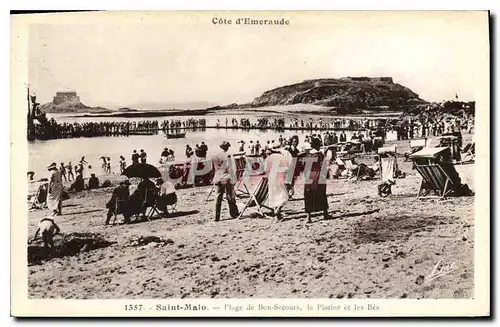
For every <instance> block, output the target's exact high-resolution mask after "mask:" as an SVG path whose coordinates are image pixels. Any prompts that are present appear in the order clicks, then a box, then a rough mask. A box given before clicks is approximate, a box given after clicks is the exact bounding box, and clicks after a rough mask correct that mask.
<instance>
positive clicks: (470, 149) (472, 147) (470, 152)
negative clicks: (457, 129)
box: [461, 142, 476, 164]
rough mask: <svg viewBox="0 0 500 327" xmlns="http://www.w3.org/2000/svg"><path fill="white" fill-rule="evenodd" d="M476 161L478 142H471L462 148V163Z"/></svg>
mask: <svg viewBox="0 0 500 327" xmlns="http://www.w3.org/2000/svg"><path fill="white" fill-rule="evenodd" d="M474 161H476V143H475V142H471V143H469V144H467V145H466V146H465V147H464V148H463V149H462V159H461V163H462V164H463V163H464V162H474Z"/></svg>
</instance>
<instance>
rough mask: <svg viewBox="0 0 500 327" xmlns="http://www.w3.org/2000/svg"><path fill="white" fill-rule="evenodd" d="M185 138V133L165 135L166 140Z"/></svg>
mask: <svg viewBox="0 0 500 327" xmlns="http://www.w3.org/2000/svg"><path fill="white" fill-rule="evenodd" d="M185 137H186V132H184V133H173V134H168V133H167V139H182V138H185Z"/></svg>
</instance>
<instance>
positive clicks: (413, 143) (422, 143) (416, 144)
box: [404, 138, 430, 162]
mask: <svg viewBox="0 0 500 327" xmlns="http://www.w3.org/2000/svg"><path fill="white" fill-rule="evenodd" d="M429 141H430V140H428V139H426V138H425V139H420V140H410V150H409V151H408V152H406V153H405V154H404V158H405V162H406V161H408V160H409V159H410V155H412V154H413V153H415V152H417V151H420V150H422V149H423V148H426V147H427V146H429V143H430V142H429Z"/></svg>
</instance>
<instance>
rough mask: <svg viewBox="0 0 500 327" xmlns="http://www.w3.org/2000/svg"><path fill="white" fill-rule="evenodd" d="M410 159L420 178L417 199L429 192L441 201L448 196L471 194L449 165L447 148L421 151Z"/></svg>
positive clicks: (453, 168)
mask: <svg viewBox="0 0 500 327" xmlns="http://www.w3.org/2000/svg"><path fill="white" fill-rule="evenodd" d="M410 158H411V159H412V160H413V163H414V166H415V168H416V170H417V171H418V172H419V174H420V175H421V176H422V182H421V184H420V188H419V191H418V194H417V198H419V197H422V196H427V195H428V194H430V193H431V192H433V193H434V194H435V195H436V196H439V197H441V198H442V199H443V198H445V197H447V196H450V195H454V196H463V195H471V194H472V192H471V190H470V189H469V187H468V186H467V185H466V184H462V183H461V179H460V176H459V175H458V172H457V171H456V169H455V166H454V165H453V164H452V163H451V150H450V148H449V147H440V148H427V149H423V150H421V151H419V152H416V153H414V154H413V155H411V156H410ZM443 158H444V160H443Z"/></svg>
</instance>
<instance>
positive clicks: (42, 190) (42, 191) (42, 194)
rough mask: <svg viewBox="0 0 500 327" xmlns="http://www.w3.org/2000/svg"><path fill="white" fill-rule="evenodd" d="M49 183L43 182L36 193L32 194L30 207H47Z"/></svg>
mask: <svg viewBox="0 0 500 327" xmlns="http://www.w3.org/2000/svg"><path fill="white" fill-rule="evenodd" d="M48 189H49V183H48V182H46V183H42V184H40V185H39V186H38V188H37V190H36V194H35V195H33V196H32V200H30V202H31V206H30V209H44V208H46V207H47V192H48Z"/></svg>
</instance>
